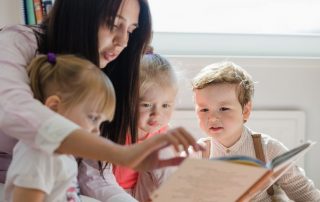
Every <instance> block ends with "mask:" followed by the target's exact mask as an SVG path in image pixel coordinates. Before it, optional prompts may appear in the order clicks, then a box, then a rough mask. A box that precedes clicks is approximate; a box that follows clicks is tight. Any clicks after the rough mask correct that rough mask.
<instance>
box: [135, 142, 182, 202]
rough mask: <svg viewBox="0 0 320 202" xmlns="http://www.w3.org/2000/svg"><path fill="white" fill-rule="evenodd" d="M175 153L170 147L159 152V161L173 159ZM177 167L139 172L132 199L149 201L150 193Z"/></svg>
mask: <svg viewBox="0 0 320 202" xmlns="http://www.w3.org/2000/svg"><path fill="white" fill-rule="evenodd" d="M175 156H176V154H175V151H174V149H173V148H172V147H168V148H165V149H163V150H162V151H161V152H160V157H159V158H160V159H169V158H173V157H175ZM177 168H178V166H171V167H164V168H160V169H155V170H152V171H148V172H140V173H139V178H138V181H137V184H136V186H135V189H134V191H133V193H134V197H135V198H136V199H137V200H138V201H142V202H145V201H149V200H150V196H151V194H152V192H153V191H154V190H156V189H158V188H159V187H160V185H161V184H162V183H163V182H165V181H166V180H167V179H168V178H169V177H170V176H171V175H172V174H173V173H174V172H175V171H176V170H177Z"/></svg>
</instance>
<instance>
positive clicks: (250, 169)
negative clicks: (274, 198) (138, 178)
mask: <svg viewBox="0 0 320 202" xmlns="http://www.w3.org/2000/svg"><path fill="white" fill-rule="evenodd" d="M267 171H268V170H267V169H265V168H260V167H255V166H248V165H242V164H236V163H230V162H226V161H217V160H216V161H212V160H204V159H186V160H185V161H184V162H183V163H182V164H181V165H180V167H179V168H178V170H177V171H176V172H175V173H174V174H173V175H172V176H171V177H170V178H169V179H168V181H166V182H165V183H164V184H163V185H162V186H161V187H160V188H159V189H158V190H156V191H155V192H154V193H153V195H152V201H153V202H163V201H170V202H221V201H236V200H237V199H238V198H239V197H240V196H241V195H242V194H243V193H245V192H246V190H247V189H249V188H250V187H251V186H252V185H253V184H254V183H255V182H257V181H258V180H259V179H260V178H261V177H262V176H263V175H264V174H265V173H266V172H267Z"/></svg>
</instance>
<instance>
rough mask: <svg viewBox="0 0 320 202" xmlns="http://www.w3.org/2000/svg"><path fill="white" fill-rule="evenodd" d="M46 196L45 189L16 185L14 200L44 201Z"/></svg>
mask: <svg viewBox="0 0 320 202" xmlns="http://www.w3.org/2000/svg"><path fill="white" fill-rule="evenodd" d="M44 197H45V193H44V192H43V191H40V190H37V189H28V188H23V187H17V186H15V187H14V188H13V200H12V202H21V201H25V202H43V201H44Z"/></svg>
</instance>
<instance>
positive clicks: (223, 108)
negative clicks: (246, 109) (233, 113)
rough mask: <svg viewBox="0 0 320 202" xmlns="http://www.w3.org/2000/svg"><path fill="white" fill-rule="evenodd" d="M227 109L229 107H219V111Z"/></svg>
mask: <svg viewBox="0 0 320 202" xmlns="http://www.w3.org/2000/svg"><path fill="white" fill-rule="evenodd" d="M228 110H229V108H227V107H221V108H220V109H219V111H222V112H223V111H228Z"/></svg>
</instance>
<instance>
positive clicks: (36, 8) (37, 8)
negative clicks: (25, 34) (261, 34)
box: [33, 0, 43, 24]
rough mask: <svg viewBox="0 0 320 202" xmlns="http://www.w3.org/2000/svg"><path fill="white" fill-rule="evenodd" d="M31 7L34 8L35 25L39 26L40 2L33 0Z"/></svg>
mask: <svg viewBox="0 0 320 202" xmlns="http://www.w3.org/2000/svg"><path fill="white" fill-rule="evenodd" d="M33 6H34V13H35V17H36V23H37V24H39V23H41V22H42V20H43V13H42V3H41V0H33Z"/></svg>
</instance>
